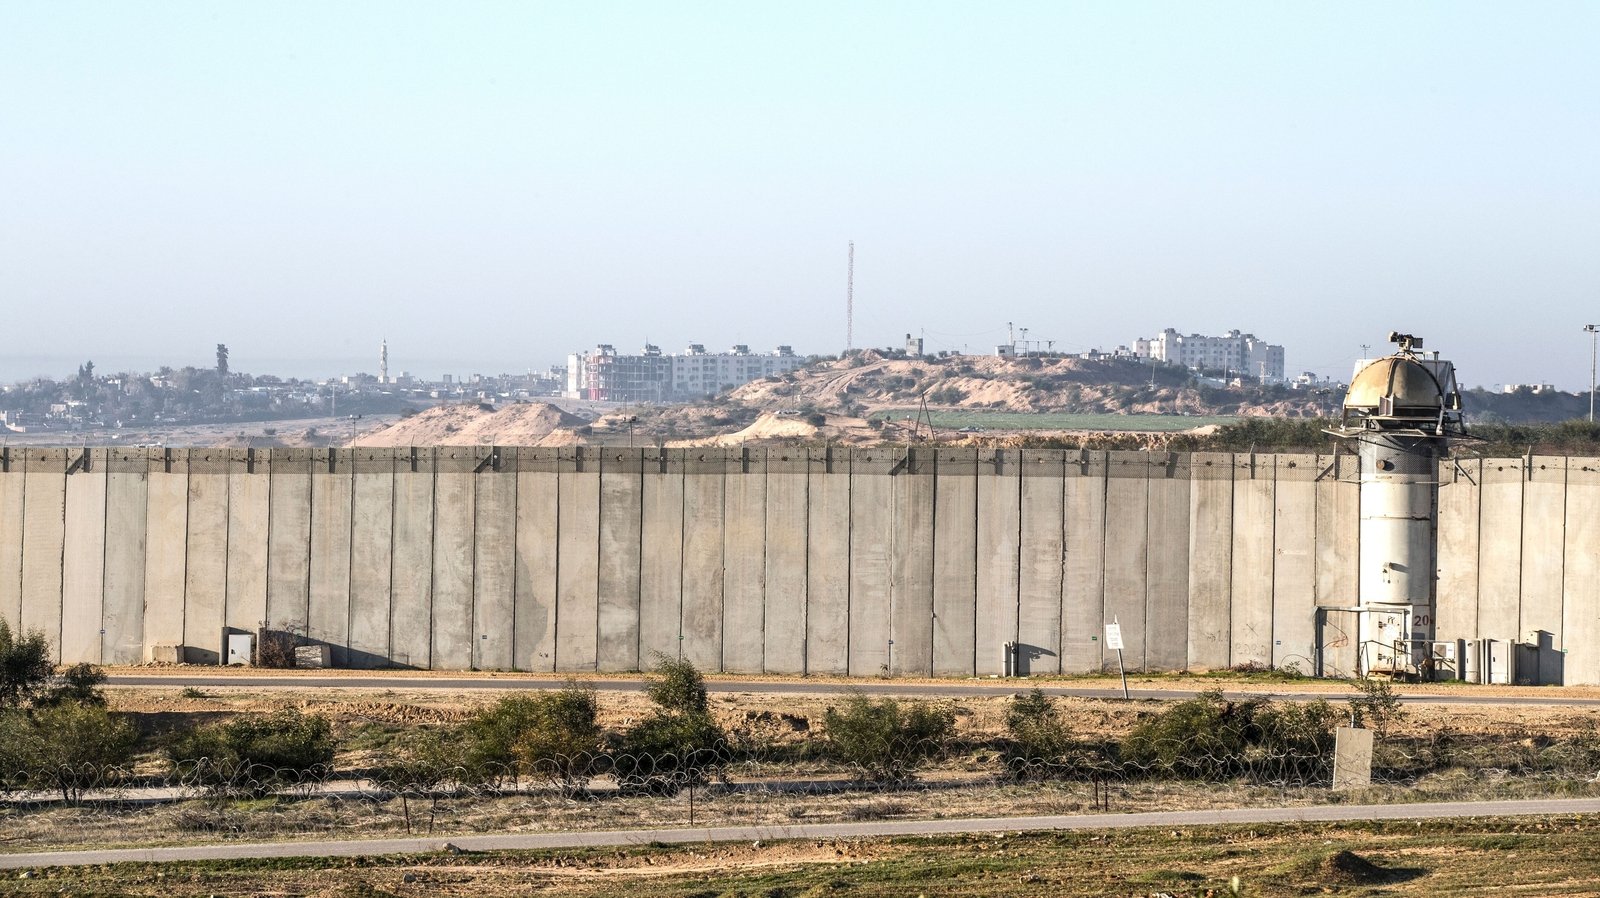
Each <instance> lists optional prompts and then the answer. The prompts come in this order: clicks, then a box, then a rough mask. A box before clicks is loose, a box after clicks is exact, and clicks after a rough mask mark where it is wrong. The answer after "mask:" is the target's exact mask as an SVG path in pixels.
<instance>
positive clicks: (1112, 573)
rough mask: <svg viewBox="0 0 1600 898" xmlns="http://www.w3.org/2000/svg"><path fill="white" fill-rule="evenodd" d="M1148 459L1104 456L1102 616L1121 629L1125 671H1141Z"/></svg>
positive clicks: (1129, 455) (1146, 455) (1133, 454)
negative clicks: (1103, 590) (1103, 591)
mask: <svg viewBox="0 0 1600 898" xmlns="http://www.w3.org/2000/svg"><path fill="white" fill-rule="evenodd" d="M1164 458H1165V456H1164V455H1163V459H1164ZM1151 461H1152V459H1151V455H1150V453H1147V452H1111V453H1108V454H1107V456H1106V531H1105V532H1106V550H1105V551H1106V575H1105V576H1106V586H1105V589H1106V598H1105V611H1103V612H1102V614H1103V615H1104V617H1105V622H1106V623H1112V622H1116V623H1119V624H1121V625H1122V640H1123V643H1124V644H1125V646H1126V648H1125V649H1124V651H1123V663H1124V664H1125V665H1126V666H1127V669H1129V670H1143V669H1144V668H1145V631H1146V624H1145V596H1146V584H1147V574H1148V570H1149V558H1148V547H1149V514H1150V496H1149V489H1150V466H1151ZM1115 661H1116V659H1115V657H1114V656H1108V657H1107V658H1106V665H1107V666H1108V667H1114V666H1115Z"/></svg>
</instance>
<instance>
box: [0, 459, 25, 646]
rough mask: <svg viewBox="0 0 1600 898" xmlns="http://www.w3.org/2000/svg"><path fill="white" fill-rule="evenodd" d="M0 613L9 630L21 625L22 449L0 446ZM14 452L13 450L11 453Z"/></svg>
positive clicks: (23, 480)
mask: <svg viewBox="0 0 1600 898" xmlns="http://www.w3.org/2000/svg"><path fill="white" fill-rule="evenodd" d="M0 452H3V453H5V454H4V455H3V456H0V463H3V464H4V466H5V469H4V470H0V617H3V618H5V621H6V623H7V624H9V625H10V626H11V628H12V630H13V631H14V630H16V629H17V628H18V627H20V626H21V625H22V534H23V529H24V528H23V521H22V509H23V503H22V494H23V484H24V483H25V482H26V475H25V474H24V473H23V470H22V468H23V465H22V452H21V450H13V449H10V448H0ZM13 453H15V454H14V455H13Z"/></svg>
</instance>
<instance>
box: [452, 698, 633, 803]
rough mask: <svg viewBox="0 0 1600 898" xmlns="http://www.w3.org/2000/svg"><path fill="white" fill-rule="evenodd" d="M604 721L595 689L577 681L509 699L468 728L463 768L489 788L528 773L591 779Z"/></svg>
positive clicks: (573, 780) (560, 778)
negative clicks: (601, 719)
mask: <svg viewBox="0 0 1600 898" xmlns="http://www.w3.org/2000/svg"><path fill="white" fill-rule="evenodd" d="M598 720H599V704H598V702H597V701H596V699H595V694H594V691H593V690H591V689H586V688H583V687H581V686H579V685H578V684H576V683H568V684H567V685H566V686H565V687H564V688H562V689H558V690H555V691H553V692H546V693H539V694H533V695H508V696H505V697H504V698H502V699H500V701H498V702H496V703H495V704H494V705H492V706H490V707H488V708H485V709H484V710H482V711H479V712H478V713H477V715H475V716H474V717H473V718H472V719H471V720H469V721H468V722H467V724H466V726H464V727H463V728H462V732H461V737H462V742H463V747H462V767H463V768H464V772H465V774H466V775H467V776H468V777H470V778H473V779H475V780H476V781H477V782H479V783H484V784H495V783H498V782H500V781H501V780H502V779H505V778H507V777H514V776H516V775H520V774H521V773H522V772H523V771H524V770H528V771H530V772H532V773H534V774H535V775H540V776H546V777H549V778H552V779H554V780H556V781H557V782H561V783H564V784H566V785H569V786H570V785H574V784H576V782H577V781H578V780H580V779H581V780H585V781H586V780H587V777H588V775H589V772H590V769H591V768H592V767H593V765H594V761H595V758H596V756H597V755H598V754H599V752H600V749H601V733H600V725H599V722H598Z"/></svg>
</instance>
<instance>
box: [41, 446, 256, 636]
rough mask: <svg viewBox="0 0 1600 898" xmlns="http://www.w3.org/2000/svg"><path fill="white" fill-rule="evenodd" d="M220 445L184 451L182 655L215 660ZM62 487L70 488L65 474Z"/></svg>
mask: <svg viewBox="0 0 1600 898" xmlns="http://www.w3.org/2000/svg"><path fill="white" fill-rule="evenodd" d="M229 466H230V459H229V456H228V452H227V450H224V449H192V450H190V452H189V459H188V467H189V484H188V486H189V495H188V505H189V510H188V522H187V524H188V533H187V550H186V553H187V554H186V558H185V563H184V582H183V596H184V599H183V602H184V604H183V646H184V658H183V660H184V661H185V662H186V663H189V664H221V663H222V659H223V652H224V646H223V644H222V628H223V626H224V620H223V613H224V610H225V608H226V606H227V601H228V469H229ZM67 489H68V490H69V491H70V490H71V489H72V482H71V479H70V478H69V480H68V483H67Z"/></svg>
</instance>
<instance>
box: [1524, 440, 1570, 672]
mask: <svg viewBox="0 0 1600 898" xmlns="http://www.w3.org/2000/svg"><path fill="white" fill-rule="evenodd" d="M1566 501H1567V460H1566V459H1565V458H1562V457H1559V456H1548V455H1536V456H1534V457H1533V462H1532V466H1531V467H1530V468H1529V469H1528V478H1527V480H1525V481H1524V482H1523V485H1522V619H1521V629H1520V635H1521V637H1522V639H1524V640H1526V641H1528V642H1534V641H1536V637H1535V636H1534V635H1533V634H1534V633H1535V632H1536V631H1540V632H1544V633H1549V634H1551V636H1552V637H1553V647H1554V649H1555V650H1556V651H1557V652H1560V651H1561V650H1562V649H1563V648H1565V647H1566V643H1565V641H1564V640H1563V639H1562V626H1561V624H1562V616H1563V615H1562V608H1561V605H1562V596H1561V587H1562V581H1563V579H1564V577H1565V563H1566V560H1565V557H1564V555H1563V546H1564V545H1565V543H1566V539H1565V536H1564V533H1563V531H1564V529H1565V526H1566ZM1541 679H1543V680H1546V681H1548V680H1550V679H1551V678H1550V677H1549V676H1548V675H1547V673H1546V672H1543V671H1541ZM1557 682H1559V681H1557Z"/></svg>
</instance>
